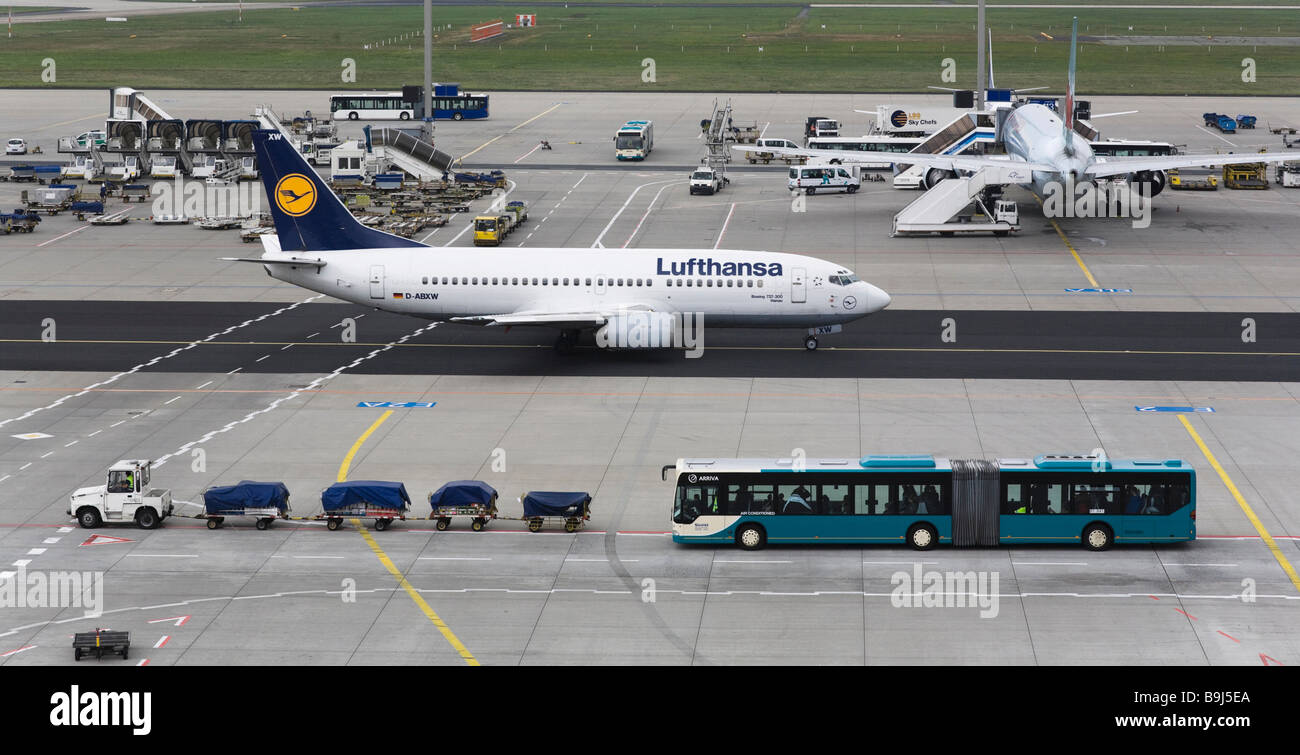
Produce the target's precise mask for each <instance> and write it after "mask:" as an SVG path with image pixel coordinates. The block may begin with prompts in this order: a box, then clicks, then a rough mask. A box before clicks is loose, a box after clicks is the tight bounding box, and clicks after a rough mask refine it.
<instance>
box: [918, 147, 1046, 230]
mask: <svg viewBox="0 0 1300 755" xmlns="http://www.w3.org/2000/svg"><path fill="white" fill-rule="evenodd" d="M1031 176H1032V173H1031V172H1030V171H1028V170H1026V169H1024V168H1017V167H1015V166H1014V164H1012V165H1008V167H1006V168H1003V167H997V168H992V167H989V168H981V169H980V170H977V171H975V173H974V174H972V175H969V176H957V177H956V178H946V179H944V180H942V181H940V182H939V183H938V184H937V185H935V186H934V187H933V188H931V189H930V190H928V191H926V192H925V193H924V194H922V195H921V196H919V197H917V198H916V199H915V200H913V201H912V202H911V203H910V204H908V205H907V206H906V207H904V208H903V209H902V210H901V211H900V212H899V213H898V214H897V215H895V216H894V230H893V235H898V234H900V233H910V232H914V231H926V230H934V227H935V226H938V225H941V224H944V223H948V222H949V221H951V220H952V219H953V218H954V217H956V216H957V215H958V214H960V213H961V212H962V210H965V209H966V208H967V207H969V206H970V205H971V204H972V203H974V204H976V205H977V206H978V208H979V209H980V210H981V211H982V212H983V213H984V214H985V215H986V216H989V217H992V213H990V212H988V208H987V207H986V206H985V202H984V196H983V195H984V192H985V189H988V188H990V187H998V186H1005V185H1007V184H1018V183H1029V182H1030V181H1031V180H1032V178H1031Z"/></svg>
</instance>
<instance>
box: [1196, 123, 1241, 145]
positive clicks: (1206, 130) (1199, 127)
mask: <svg viewBox="0 0 1300 755" xmlns="http://www.w3.org/2000/svg"><path fill="white" fill-rule="evenodd" d="M1197 128H1198V129H1200V130H1201V131H1204V132H1205V133H1207V134H1209V135H1210V136H1213V137H1214V138H1215V139H1218V140H1219V141H1222V142H1227V143H1228V144H1230V145H1232V146H1234V147H1236V146H1238V145H1237V143H1236V142H1231V141H1228V140H1227V139H1224V138H1223V135H1222V134H1216V133H1214V132H1213V131H1211V130H1209V129H1208V128H1205V127H1204V126H1197Z"/></svg>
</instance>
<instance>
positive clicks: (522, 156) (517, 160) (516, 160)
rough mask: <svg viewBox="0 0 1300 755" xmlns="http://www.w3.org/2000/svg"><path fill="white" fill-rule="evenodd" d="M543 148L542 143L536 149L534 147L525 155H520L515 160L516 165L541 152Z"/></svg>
mask: <svg viewBox="0 0 1300 755" xmlns="http://www.w3.org/2000/svg"><path fill="white" fill-rule="evenodd" d="M541 148H542V143H541V142H538V143H537V146H536V147H533V148H532V149H530V150H528V151H527V152H525V153H524V154H522V155H520V156H519V157H516V158H515V162H516V163H518V162H520V161H521V160H523V159H524V158H526V157H528V156H529V155H531V154H533V153H534V152H536V151H537V150H539V149H541Z"/></svg>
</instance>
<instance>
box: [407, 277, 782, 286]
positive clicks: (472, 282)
mask: <svg viewBox="0 0 1300 755" xmlns="http://www.w3.org/2000/svg"><path fill="white" fill-rule="evenodd" d="M595 280H596V285H597V286H606V285H608V286H611V287H614V288H618V287H622V286H627V287H629V288H630V287H633V286H637V287H645V288H653V287H654V278H597V279H595ZM683 281H685V282H684V283H683ZM666 282H667V284H668V286H669V287H672V286H682V285H685V286H693V287H699V288H705V287H707V288H713V287H715V283H714V280H713V279H712V278H707V279H696V278H686V279H683V278H668V279H667V280H666ZM591 283H592V279H591V278H516V277H510V278H504V277H494V278H488V277H487V276H483V277H478V276H470V277H462V276H450V277H449V276H446V275H444V276H442V277H441V284H440V283H439V277H438V276H436V275H435V276H427V275H426V276H424V277H422V278H420V284H421V285H423V286H428V285H434V286H437V285H443V286H530V285H531V286H590V285H591ZM723 285H724V284H723V282H722V280H718V281H717V283H716V287H717V288H722V287H723ZM725 285H726V287H727V288H733V287H734V288H762V287H763V281H762V279H758V282H757V283H755V281H754V280H753V279H746V280H733V279H726V284H725Z"/></svg>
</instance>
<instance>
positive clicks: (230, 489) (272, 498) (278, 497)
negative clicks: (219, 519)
mask: <svg viewBox="0 0 1300 755" xmlns="http://www.w3.org/2000/svg"><path fill="white" fill-rule="evenodd" d="M203 506H204V508H205V509H207V512H208V513H209V514H218V513H221V512H223V511H238V510H240V509H269V508H273V507H274V508H277V509H279V510H281V511H284V510H285V509H287V508H289V489H288V488H287V487H285V485H284V483H283V482H253V481H251V480H241V481H240V483H239V484H238V485H223V486H220V487H215V488H208V489H207V490H206V491H204V493H203Z"/></svg>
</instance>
